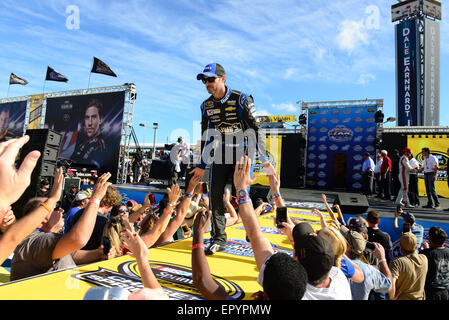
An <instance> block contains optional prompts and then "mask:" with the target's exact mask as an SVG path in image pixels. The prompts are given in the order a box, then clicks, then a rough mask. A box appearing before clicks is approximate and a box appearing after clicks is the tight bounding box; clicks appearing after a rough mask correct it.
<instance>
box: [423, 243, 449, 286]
mask: <svg viewBox="0 0 449 320" xmlns="http://www.w3.org/2000/svg"><path fill="white" fill-rule="evenodd" d="M421 253H422V254H424V255H425V256H426V257H427V260H428V269H427V277H426V284H425V289H426V290H429V289H438V290H444V289H446V290H449V248H447V247H446V248H441V249H440V248H428V249H424V250H423V251H421Z"/></svg>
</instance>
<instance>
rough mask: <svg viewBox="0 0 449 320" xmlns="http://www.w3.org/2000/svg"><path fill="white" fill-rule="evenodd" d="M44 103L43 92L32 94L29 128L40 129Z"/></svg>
mask: <svg viewBox="0 0 449 320" xmlns="http://www.w3.org/2000/svg"><path fill="white" fill-rule="evenodd" d="M43 103H44V95H43V94H37V95H34V96H31V100H30V120H29V122H28V129H40V125H41V119H42V105H43Z"/></svg>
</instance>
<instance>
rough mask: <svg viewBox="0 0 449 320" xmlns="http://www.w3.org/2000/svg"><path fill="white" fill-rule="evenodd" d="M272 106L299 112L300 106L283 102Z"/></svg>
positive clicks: (286, 110) (277, 108) (281, 109)
mask: <svg viewBox="0 0 449 320" xmlns="http://www.w3.org/2000/svg"><path fill="white" fill-rule="evenodd" d="M271 107H272V108H273V109H276V110H280V111H284V112H294V113H296V112H298V107H297V106H295V105H294V104H293V103H281V104H272V105H271Z"/></svg>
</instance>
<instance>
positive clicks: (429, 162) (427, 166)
mask: <svg viewBox="0 0 449 320" xmlns="http://www.w3.org/2000/svg"><path fill="white" fill-rule="evenodd" d="M438 165H439V163H438V159H437V157H435V156H434V155H431V154H429V157H428V158H426V159H424V161H423V167H424V172H434V171H433V168H435V166H437V167H438Z"/></svg>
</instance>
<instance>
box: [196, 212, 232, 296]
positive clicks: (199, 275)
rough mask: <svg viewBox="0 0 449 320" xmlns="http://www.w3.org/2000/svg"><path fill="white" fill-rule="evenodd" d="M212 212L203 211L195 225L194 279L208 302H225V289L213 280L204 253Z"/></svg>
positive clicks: (199, 213)
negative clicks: (205, 236) (205, 237)
mask: <svg viewBox="0 0 449 320" xmlns="http://www.w3.org/2000/svg"><path fill="white" fill-rule="evenodd" d="M211 215H212V212H211V211H208V210H206V209H202V210H201V211H200V212H198V213H197V215H196V217H195V221H194V223H193V230H194V231H193V242H192V278H193V284H194V285H195V288H197V289H198V291H199V292H201V294H202V295H203V296H204V297H205V298H206V299H207V300H224V299H225V298H226V297H227V296H228V295H227V294H226V292H225V290H224V289H223V287H221V286H219V285H218V283H217V282H216V281H215V280H214V279H213V278H212V275H211V273H210V268H209V264H208V263H207V259H206V254H205V253H204V233H206V232H207V228H208V227H209V225H210V217H211Z"/></svg>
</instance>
